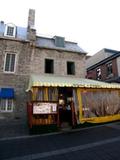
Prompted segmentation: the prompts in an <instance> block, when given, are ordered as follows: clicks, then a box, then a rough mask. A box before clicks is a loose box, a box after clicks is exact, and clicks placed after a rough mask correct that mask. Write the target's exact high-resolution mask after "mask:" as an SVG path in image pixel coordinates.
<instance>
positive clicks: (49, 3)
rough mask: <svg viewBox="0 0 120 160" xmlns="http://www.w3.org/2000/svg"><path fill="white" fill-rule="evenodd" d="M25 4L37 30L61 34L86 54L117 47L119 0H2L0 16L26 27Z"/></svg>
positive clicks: (43, 32)
mask: <svg viewBox="0 0 120 160" xmlns="http://www.w3.org/2000/svg"><path fill="white" fill-rule="evenodd" d="M29 8H33V9H35V11H36V18H35V28H36V29H37V33H39V34H42V35H45V36H54V35H58V36H63V37H65V38H66V39H67V40H71V41H75V42H77V43H78V44H79V46H80V47H82V48H83V49H84V50H85V51H86V52H88V53H89V54H90V55H93V54H95V53H96V52H98V51H99V50H101V49H102V48H110V49H115V50H119V51H120V0H19V1H18V0H2V1H1V4H0V20H3V21H4V22H5V23H9V22H12V23H14V24H15V25H18V26H22V27H26V26H27V19H28V10H29Z"/></svg>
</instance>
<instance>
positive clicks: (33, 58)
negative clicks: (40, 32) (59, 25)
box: [0, 10, 86, 123]
mask: <svg viewBox="0 0 120 160" xmlns="http://www.w3.org/2000/svg"><path fill="white" fill-rule="evenodd" d="M34 15H35V14H34V10H30V12H29V18H28V28H27V29H23V28H21V32H20V33H19V31H20V29H19V30H18V28H17V32H16V36H15V37H5V36H4V33H3V32H4V30H1V29H0V35H1V36H0V88H6V87H11V88H14V91H15V99H14V108H13V112H10V113H7V112H1V111H0V121H1V120H9V121H10V120H15V119H19V120H20V121H21V122H25V123H26V117H27V115H26V102H27V96H26V89H27V87H28V81H29V76H30V74H38V75H42V74H46V73H45V71H44V69H45V64H44V60H45V58H49V59H53V60H54V75H56V76H57V75H59V76H74V77H80V78H85V75H86V72H85V57H86V54H85V52H84V51H83V50H82V49H81V48H80V47H79V46H78V45H77V43H73V42H65V43H66V47H65V48H60V47H56V46H55V44H54V38H48V39H46V38H40V37H38V36H37V35H36V30H35V29H34V20H35V19H34ZM31 16H32V17H31ZM2 25H3V22H2ZM4 26H5V24H4ZM0 27H1V25H0ZM23 31H24V32H23ZM25 31H26V35H25ZM22 34H23V38H21V39H20V37H22ZM19 35H20V37H19ZM25 37H27V38H25ZM36 39H37V40H36ZM43 39H44V41H43ZM39 40H40V42H39V43H40V44H43V43H44V42H45V44H46V46H45V45H43V46H41V45H38V41H39ZM48 42H49V43H48ZM51 44H52V45H51ZM50 45H51V46H50ZM6 53H15V54H16V63H15V72H14V73H5V72H4V63H5V54H6ZM67 61H72V62H74V63H75V75H67V67H66V62H67Z"/></svg>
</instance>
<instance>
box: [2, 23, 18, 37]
mask: <svg viewBox="0 0 120 160" xmlns="http://www.w3.org/2000/svg"><path fill="white" fill-rule="evenodd" d="M15 34H16V26H15V25H14V24H11V23H9V24H6V27H5V33H4V36H8V37H15Z"/></svg>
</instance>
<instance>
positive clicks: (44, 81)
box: [27, 75, 120, 91]
mask: <svg viewBox="0 0 120 160" xmlns="http://www.w3.org/2000/svg"><path fill="white" fill-rule="evenodd" d="M38 86H47V87H50V86H53V87H81V88H119V89H120V84H112V83H106V82H100V81H96V80H90V79H85V78H72V77H65V76H53V75H51V76H50V75H31V76H30V79H29V85H28V89H27V91H29V90H31V88H32V87H38Z"/></svg>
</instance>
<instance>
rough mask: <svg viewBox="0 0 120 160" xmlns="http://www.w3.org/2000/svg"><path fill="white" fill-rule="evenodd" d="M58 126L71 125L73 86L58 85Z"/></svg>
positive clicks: (65, 126) (66, 126)
mask: <svg viewBox="0 0 120 160" xmlns="http://www.w3.org/2000/svg"><path fill="white" fill-rule="evenodd" d="M58 93H59V105H58V110H59V126H60V127H61V128H68V127H72V126H73V118H74V117H73V115H74V105H73V88H72V87H60V88H59V92H58Z"/></svg>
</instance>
